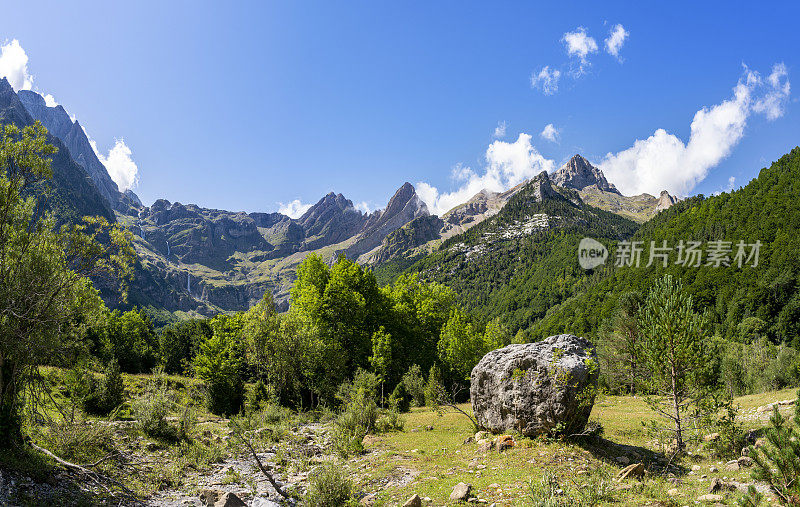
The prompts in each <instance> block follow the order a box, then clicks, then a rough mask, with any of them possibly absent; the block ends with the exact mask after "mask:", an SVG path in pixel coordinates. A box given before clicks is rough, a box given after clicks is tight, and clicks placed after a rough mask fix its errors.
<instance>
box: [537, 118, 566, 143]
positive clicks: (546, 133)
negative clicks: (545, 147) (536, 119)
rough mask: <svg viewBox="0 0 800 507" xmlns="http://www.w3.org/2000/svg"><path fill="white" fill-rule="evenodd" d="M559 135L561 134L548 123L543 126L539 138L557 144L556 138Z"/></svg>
mask: <svg viewBox="0 0 800 507" xmlns="http://www.w3.org/2000/svg"><path fill="white" fill-rule="evenodd" d="M560 133H561V132H559V130H558V129H557V128H555V127H554V126H553V124H552V123H548V124H547V125H545V126H544V129H543V130H542V132H541V133H540V134H539V137H541V138H542V139H547V140H548V141H550V142H551V143H557V142H558V136H559V134H560Z"/></svg>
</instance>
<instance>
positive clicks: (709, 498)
mask: <svg viewBox="0 0 800 507" xmlns="http://www.w3.org/2000/svg"><path fill="white" fill-rule="evenodd" d="M722 498H723V497H722V495H711V494H708V495H701V496H698V497H697V501H698V502H707V503H716V502H721V501H722Z"/></svg>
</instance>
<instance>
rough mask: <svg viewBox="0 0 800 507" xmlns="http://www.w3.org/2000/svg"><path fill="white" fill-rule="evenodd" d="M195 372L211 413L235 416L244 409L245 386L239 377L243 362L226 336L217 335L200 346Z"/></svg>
mask: <svg viewBox="0 0 800 507" xmlns="http://www.w3.org/2000/svg"><path fill="white" fill-rule="evenodd" d="M195 371H196V373H197V376H198V377H199V378H201V379H202V380H203V381H204V383H205V387H206V394H207V403H208V409H209V410H210V411H211V412H212V413H214V414H217V415H232V414H236V413H238V412H239V410H240V409H241V408H242V398H243V397H244V396H243V395H244V384H243V383H242V379H241V377H240V376H239V358H238V354H237V352H236V351H235V350H234V347H233V346H232V345H231V344H230V343H228V340H226V339H225V337H224V336H222V335H214V336H212V337H211V338H210V339H208V340H206V341H205V342H204V343H203V344H202V345H201V346H200V353H199V354H197V357H196V358H195Z"/></svg>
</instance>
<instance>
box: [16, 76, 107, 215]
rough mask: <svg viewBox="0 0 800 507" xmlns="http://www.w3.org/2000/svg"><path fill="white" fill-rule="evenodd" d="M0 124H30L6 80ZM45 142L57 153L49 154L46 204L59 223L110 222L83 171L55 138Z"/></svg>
mask: <svg viewBox="0 0 800 507" xmlns="http://www.w3.org/2000/svg"><path fill="white" fill-rule="evenodd" d="M0 123H3V124H5V123H13V124H15V125H17V126H19V127H25V126H28V125H33V123H34V119H33V118H32V117H31V115H30V114H28V111H27V110H26V108H25V106H24V105H23V103H22V101H20V99H19V97H18V95H17V93H16V92H14V90H13V89H12V88H11V85H10V84H9V83H8V80H6V78H0ZM48 141H49V142H50V143H51V144H53V145H54V146H55V147H56V148H58V152H57V153H56V154H54V155H53V157H52V162H51V164H50V166H51V168H52V170H53V178H52V180H51V181H50V187H51V188H52V193H51V194H50V196H49V197H48V199H47V204H48V207H49V208H50V209H51V210H52V211H53V212H54V213H55V214H56V216H57V217H58V219H59V222H61V223H66V222H72V223H75V222H77V221H79V220H80V218H81V217H83V216H86V215H95V216H102V217H104V218H106V219H107V220H109V221H110V222H113V221H114V220H115V218H114V214H113V212H112V211H111V209H110V208H109V206H108V204H107V202H106V200H105V199H104V198H103V196H102V195H101V194H100V192H98V190H97V188H96V187H95V185H94V183H93V181H92V179H91V178H90V177H89V175H88V174H87V172H86V170H84V168H83V167H81V166H80V165H78V164H77V163H76V162H75V161H74V160H73V159H72V157H71V156H70V152H69V150H68V149H67V147H66V146H65V145H64V143H62V142H61V140H60V139H59V138H58V137H56V136H54V135H53V134H48Z"/></svg>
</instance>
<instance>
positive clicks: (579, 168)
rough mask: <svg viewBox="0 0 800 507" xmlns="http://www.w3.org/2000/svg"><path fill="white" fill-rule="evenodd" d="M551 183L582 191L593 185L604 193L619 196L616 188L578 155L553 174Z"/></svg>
mask: <svg viewBox="0 0 800 507" xmlns="http://www.w3.org/2000/svg"><path fill="white" fill-rule="evenodd" d="M553 183H555V184H556V185H558V186H559V187H564V188H571V189H573V190H583V189H584V188H586V187H589V186H591V185H594V186H595V187H597V188H598V189H600V190H602V191H604V192H614V193H617V194H619V191H618V190H617V188H616V187H615V186H614V185H612V184H611V183H609V182H608V180H607V179H606V177H605V175H604V174H603V171H601V170H600V169H598V168H596V167H595V166H593V165H592V164H591V163H590V162H589V161H588V160H586V159H585V158H583V157H582V156H580V155H575V156H574V157H572V158H571V159H569V162H567V163H566V164H564V165H563V166H562V167H561V168H560V169H559V170H558V171H556V172H555V173H554V174H553Z"/></svg>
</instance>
